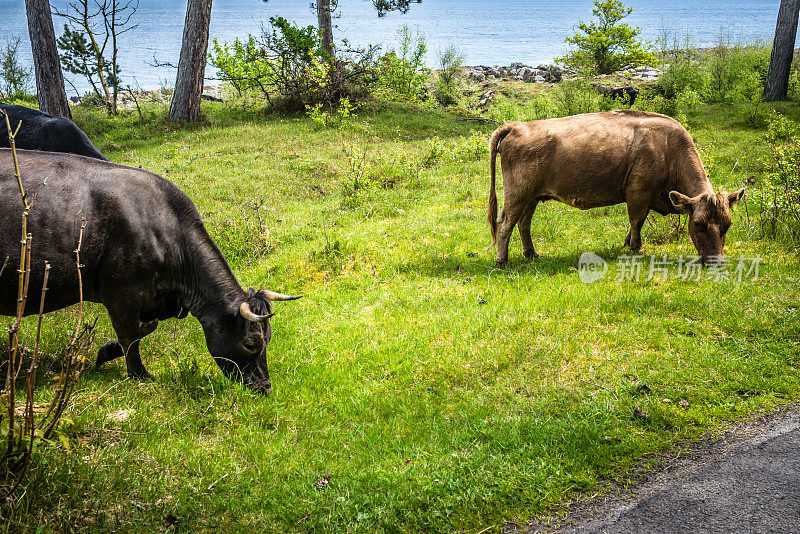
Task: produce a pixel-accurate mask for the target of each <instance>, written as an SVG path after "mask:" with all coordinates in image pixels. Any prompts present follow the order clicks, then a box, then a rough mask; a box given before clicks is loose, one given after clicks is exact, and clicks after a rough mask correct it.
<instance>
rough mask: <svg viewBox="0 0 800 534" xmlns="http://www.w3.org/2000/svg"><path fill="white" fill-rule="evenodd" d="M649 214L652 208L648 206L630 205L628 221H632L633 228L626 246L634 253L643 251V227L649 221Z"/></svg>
mask: <svg viewBox="0 0 800 534" xmlns="http://www.w3.org/2000/svg"><path fill="white" fill-rule="evenodd" d="M648 213H650V208H649V207H648V206H647V204H631V203H630V202H629V203H628V220H629V221H630V224H631V228H630V230H628V236H627V237H626V238H625V244H626V245H627V246H628V247H629V248H630V249H631V250H632V251H633V252H641V251H642V226H644V221H646V220H647V214H648Z"/></svg>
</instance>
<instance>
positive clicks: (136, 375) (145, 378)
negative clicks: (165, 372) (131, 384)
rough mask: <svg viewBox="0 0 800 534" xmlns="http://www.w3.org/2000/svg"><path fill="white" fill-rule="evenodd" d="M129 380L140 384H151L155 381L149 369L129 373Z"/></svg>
mask: <svg viewBox="0 0 800 534" xmlns="http://www.w3.org/2000/svg"><path fill="white" fill-rule="evenodd" d="M128 378H133V379H135V380H138V381H140V382H149V381H151V380H153V375H151V374H150V373H149V372H148V371H147V369H145V368H144V367H142V369H141V370H139V371H128Z"/></svg>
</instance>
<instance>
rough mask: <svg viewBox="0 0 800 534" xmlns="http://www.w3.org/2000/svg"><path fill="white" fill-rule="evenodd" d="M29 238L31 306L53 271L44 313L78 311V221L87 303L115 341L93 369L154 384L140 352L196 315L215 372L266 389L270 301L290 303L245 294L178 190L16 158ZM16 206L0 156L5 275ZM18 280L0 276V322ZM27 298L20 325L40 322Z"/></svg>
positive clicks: (111, 168)
mask: <svg viewBox="0 0 800 534" xmlns="http://www.w3.org/2000/svg"><path fill="white" fill-rule="evenodd" d="M18 154H19V163H20V170H21V175H22V178H23V181H24V182H25V186H26V188H27V191H26V192H27V194H28V195H30V196H32V197H33V196H35V202H34V204H33V208H32V209H31V212H30V215H29V218H28V232H30V233H31V234H32V235H33V240H32V243H33V245H32V261H31V279H30V287H29V294H30V295H39V294H40V292H41V285H42V275H43V271H44V262H45V260H47V261H49V262H50V265H51V266H52V270H51V271H50V281H49V283H48V289H47V300H46V306H45V308H46V311H52V310H57V309H59V308H64V307H66V306H70V305H72V304H75V303H76V302H77V301H78V283H77V276H76V267H75V253H74V250H75V247H76V245H77V243H78V236H79V232H80V227H81V221H82V220H83V219H85V221H86V228H85V231H84V236H83V244H82V246H81V251H80V253H81V263H82V264H83V268H82V270H81V272H82V275H83V295H84V299H85V300H87V301H92V302H100V303H102V304H103V305H104V306H105V307H106V309H107V310H108V315H109V317H110V318H111V324H112V326H113V327H114V331H115V332H116V334H117V340H114V341H109V342H108V343H106V344H105V345H103V346H102V347H101V348H100V350H99V352H98V354H97V365H100V364H102V363H104V362H107V361H109V360H113V359H115V358H118V357H120V356H125V363H126V365H127V370H128V375H129V376H131V377H137V378H149V377H150V376H151V375H150V373H148V372H147V370H146V369H145V367H144V365H143V364H142V360H141V357H140V356H139V341H140V340H141V339H142V338H143V337H144V336H146V335H147V334H149V333H151V332H152V331H153V330H155V329H156V326H157V325H158V321H160V320H164V319H167V318H170V317H178V318H182V317H185V316H186V315H188V314H189V313H191V314H193V315H194V316H195V317H197V319H198V320H199V321H200V324H201V325H202V326H203V331H204V333H205V337H206V345H207V346H208V350H209V352H210V353H211V355H212V356H213V357H214V359H215V361H216V362H217V364H218V365H219V366H220V367H221V368H222V370H223V371H224V372H225V373H226V374H227V375H228V376H231V377H233V378H238V379H239V380H243V381H244V383H245V384H247V385H248V386H249V387H251V388H252V389H254V390H257V391H260V392H263V393H269V392H270V391H271V389H272V385H271V382H270V379H269V372H268V370H267V360H266V346H267V343H269V340H270V338H271V336H272V328H271V326H270V323H269V318H270V317H271V316H272V307H271V301H275V300H293V299H296V298H300V297H290V296H287V295H281V294H278V293H273V292H271V291H264V290H260V291H255V290H253V289H250V290H248V291H245V290H244V289H242V287H241V286H240V285H239V283H238V282H237V280H236V278H235V277H234V275H233V273H232V272H231V269H230V267H228V263H227V262H226V261H225V258H224V257H223V256H222V253H221V252H220V250H219V248H217V245H216V244H215V243H214V241H212V239H211V237H210V236H209V235H208V232H207V231H206V229H205V227H204V226H203V222H202V220H201V219H200V214H199V213H198V211H197V209H196V208H195V206H194V204H193V203H192V201H191V200H190V199H189V197H188V196H186V195H185V194H184V193H183V192H181V191H180V190H179V189H178V188H177V187H176V186H175V185H173V184H172V183H170V182H168V181H167V180H164V179H163V178H161V177H160V176H158V175H156V174H153V173H151V172H148V171H144V170H141V169H134V168H131V167H126V166H124V165H117V164H115V163H110V162H105V161H97V160H93V159H89V158H85V157H82V156H75V155H72V154H57V153H53V152H33V151H28V150H20V151H18ZM21 212H22V201H21V200H20V198H19V192H18V189H17V182H16V180H15V178H14V169H13V164H12V158H11V151H10V150H8V149H0V228H2V229H3V232H1V233H0V265H2V260H3V259H5V258H6V257H8V258H9V262H8V264H9V265H10V266H13V265H18V261H19V250H20V244H19V243H20V236H19V235H18V234H17V232H15V231H14V230H16V229H17V228H19V227H20V224H21ZM16 299H17V273H16V269H15V268H13V267H12V268H8V267H7V268H6V269H5V271H4V272H3V273H2V275H0V315H13V314H15V313H16ZM38 301H39V299H38V298H30V299H28V301H27V306H26V308H25V310H24V313H25V314H26V315H27V314H32V313H37V311H38V310H37V308H38Z"/></svg>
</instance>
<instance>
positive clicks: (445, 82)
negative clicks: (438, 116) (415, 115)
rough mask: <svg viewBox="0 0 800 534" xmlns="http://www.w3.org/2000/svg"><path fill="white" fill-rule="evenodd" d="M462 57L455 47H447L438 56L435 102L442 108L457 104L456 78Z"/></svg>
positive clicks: (458, 74)
mask: <svg viewBox="0 0 800 534" xmlns="http://www.w3.org/2000/svg"><path fill="white" fill-rule="evenodd" d="M463 64H464V56H463V55H462V54H460V53H459V52H458V50H457V49H456V47H455V46H453V45H450V46H448V47H447V48H446V49H445V51H444V52H442V53H440V54H439V67H440V70H439V73H438V74H439V77H438V79H437V80H436V100H437V101H438V102H439V104H441V105H443V106H452V105H453V104H455V103H456V102H458V78H459V76H460V74H461V66H462V65H463Z"/></svg>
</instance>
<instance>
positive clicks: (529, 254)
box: [523, 250, 539, 260]
mask: <svg viewBox="0 0 800 534" xmlns="http://www.w3.org/2000/svg"><path fill="white" fill-rule="evenodd" d="M523 254H524V255H525V259H528V260H535V259H536V258H538V257H539V254H537V253H536V251H535V250H532V251H530V252H523Z"/></svg>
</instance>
